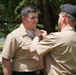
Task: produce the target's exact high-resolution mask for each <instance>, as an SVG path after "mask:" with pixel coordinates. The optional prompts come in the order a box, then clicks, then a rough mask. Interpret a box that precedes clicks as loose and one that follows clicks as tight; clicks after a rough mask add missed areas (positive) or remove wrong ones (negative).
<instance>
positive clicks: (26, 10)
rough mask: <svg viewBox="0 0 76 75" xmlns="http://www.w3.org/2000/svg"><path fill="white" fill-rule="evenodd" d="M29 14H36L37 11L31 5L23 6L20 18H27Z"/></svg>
mask: <svg viewBox="0 0 76 75" xmlns="http://www.w3.org/2000/svg"><path fill="white" fill-rule="evenodd" d="M30 12H35V13H36V12H37V9H36V8H35V6H33V5H28V6H24V7H23V8H22V10H21V16H26V17H27V16H28V13H30Z"/></svg>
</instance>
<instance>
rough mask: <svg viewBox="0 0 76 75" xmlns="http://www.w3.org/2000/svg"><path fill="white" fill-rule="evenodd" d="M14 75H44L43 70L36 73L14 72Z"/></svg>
mask: <svg viewBox="0 0 76 75" xmlns="http://www.w3.org/2000/svg"><path fill="white" fill-rule="evenodd" d="M12 75H43V72H42V70H38V71H34V72H17V71H13V73H12Z"/></svg>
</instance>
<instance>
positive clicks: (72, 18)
mask: <svg viewBox="0 0 76 75" xmlns="http://www.w3.org/2000/svg"><path fill="white" fill-rule="evenodd" d="M61 13H62V14H65V16H66V17H67V18H68V19H69V20H70V22H72V23H74V24H76V18H74V17H73V16H71V15H70V14H68V13H67V12H61Z"/></svg>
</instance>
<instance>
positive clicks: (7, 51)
mask: <svg viewBox="0 0 76 75" xmlns="http://www.w3.org/2000/svg"><path fill="white" fill-rule="evenodd" d="M21 16H22V23H21V25H20V27H19V28H17V29H16V30H14V31H12V32H11V33H10V34H8V36H7V38H6V41H5V45H4V48H3V51H2V67H3V72H4V75H43V72H42V69H43V68H44V67H43V62H42V58H41V57H39V56H38V55H37V54H35V55H34V56H33V55H32V54H30V45H31V42H32V40H33V38H34V30H36V29H34V28H35V27H36V26H37V23H38V13H37V10H36V8H34V7H33V6H25V7H23V8H22V10H21Z"/></svg>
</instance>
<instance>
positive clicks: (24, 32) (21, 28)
mask: <svg viewBox="0 0 76 75" xmlns="http://www.w3.org/2000/svg"><path fill="white" fill-rule="evenodd" d="M19 28H20V32H21V34H22V35H23V36H24V35H28V34H27V32H26V29H25V28H24V26H23V24H22V23H21V25H20V27H19Z"/></svg>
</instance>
